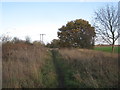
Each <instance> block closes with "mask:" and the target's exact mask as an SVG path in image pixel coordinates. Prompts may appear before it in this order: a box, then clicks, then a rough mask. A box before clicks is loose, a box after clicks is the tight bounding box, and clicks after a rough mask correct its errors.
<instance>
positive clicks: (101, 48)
mask: <svg viewBox="0 0 120 90" xmlns="http://www.w3.org/2000/svg"><path fill="white" fill-rule="evenodd" d="M94 50H98V51H105V52H110V53H111V52H112V47H111V46H97V47H95V48H94ZM114 53H120V46H115V47H114Z"/></svg>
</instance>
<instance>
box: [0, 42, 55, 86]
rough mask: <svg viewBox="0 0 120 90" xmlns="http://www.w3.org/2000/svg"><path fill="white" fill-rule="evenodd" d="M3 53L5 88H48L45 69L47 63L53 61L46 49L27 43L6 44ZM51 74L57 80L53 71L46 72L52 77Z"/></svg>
mask: <svg viewBox="0 0 120 90" xmlns="http://www.w3.org/2000/svg"><path fill="white" fill-rule="evenodd" d="M2 51H3V54H2V55H3V56H2V58H3V64H2V65H3V88H42V87H46V85H45V84H44V82H45V81H44V80H43V78H45V77H44V76H43V73H44V72H45V71H43V69H44V66H45V65H46V62H48V61H49V62H50V59H51V56H50V54H49V52H48V51H47V49H46V48H44V47H42V46H40V45H31V44H25V43H18V44H12V43H6V44H3V48H2ZM51 73H53V76H54V79H55V77H56V75H55V73H54V72H53V71H48V72H46V74H48V75H50V76H51ZM47 79H48V80H49V78H47ZM46 82H47V81H46Z"/></svg>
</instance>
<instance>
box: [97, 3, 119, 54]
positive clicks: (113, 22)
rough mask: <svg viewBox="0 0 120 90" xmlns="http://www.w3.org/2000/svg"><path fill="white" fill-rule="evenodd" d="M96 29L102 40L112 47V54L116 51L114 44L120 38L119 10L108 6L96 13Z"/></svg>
mask: <svg viewBox="0 0 120 90" xmlns="http://www.w3.org/2000/svg"><path fill="white" fill-rule="evenodd" d="M95 27H96V33H97V34H98V35H99V36H101V37H102V39H103V40H104V41H105V42H106V43H108V44H109V45H112V52H113V51H114V44H115V42H116V41H117V39H118V38H119V36H120V33H119V32H118V31H119V30H120V29H119V25H118V8H117V7H114V6H112V5H106V6H105V7H104V8H101V9H99V10H98V11H96V12H95Z"/></svg>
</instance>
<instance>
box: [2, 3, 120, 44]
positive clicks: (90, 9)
mask: <svg viewBox="0 0 120 90" xmlns="http://www.w3.org/2000/svg"><path fill="white" fill-rule="evenodd" d="M117 3H118V2H2V3H0V6H1V4H2V6H1V7H0V10H2V11H1V12H0V16H1V15H2V18H0V19H2V20H1V21H2V24H1V29H0V35H1V34H7V35H9V36H12V37H15V36H16V37H19V38H21V39H24V38H25V36H30V37H31V40H32V41H34V40H40V35H39V34H46V35H45V36H44V42H45V43H47V42H50V41H51V40H53V39H57V31H58V29H59V28H61V27H62V25H65V24H66V23H67V22H68V21H71V20H76V19H84V20H87V21H89V22H90V23H91V24H92V19H93V17H94V11H95V10H97V9H99V8H101V7H103V6H105V5H106V4H113V5H117Z"/></svg>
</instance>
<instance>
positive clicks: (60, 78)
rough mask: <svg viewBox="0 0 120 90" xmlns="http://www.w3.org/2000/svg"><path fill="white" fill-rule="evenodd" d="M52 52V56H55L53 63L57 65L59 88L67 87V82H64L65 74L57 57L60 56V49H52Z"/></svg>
mask: <svg viewBox="0 0 120 90" xmlns="http://www.w3.org/2000/svg"><path fill="white" fill-rule="evenodd" d="M51 52H52V57H53V63H54V65H55V69H56V73H57V75H58V83H59V85H58V88H65V83H64V75H63V72H62V70H61V68H60V67H61V66H60V65H59V64H58V61H57V57H58V51H57V50H51Z"/></svg>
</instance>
